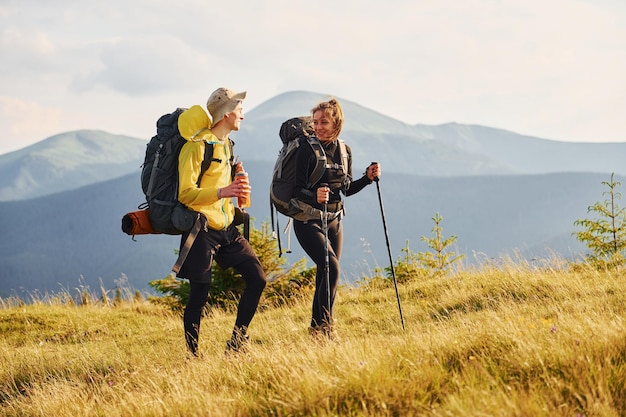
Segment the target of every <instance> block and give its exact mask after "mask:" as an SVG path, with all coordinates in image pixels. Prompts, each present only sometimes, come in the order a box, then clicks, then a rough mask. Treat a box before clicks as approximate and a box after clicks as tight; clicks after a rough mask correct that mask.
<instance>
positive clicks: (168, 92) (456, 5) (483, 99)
mask: <svg viewBox="0 0 626 417" xmlns="http://www.w3.org/2000/svg"><path fill="white" fill-rule="evenodd" d="M0 28H2V29H0V54H2V57H3V59H2V65H1V66H0V91H2V94H3V96H4V99H3V103H6V102H7V101H6V100H9V101H10V102H12V103H29V105H30V106H37V107H38V108H39V110H37V111H38V112H43V113H46V114H56V115H57V117H58V120H59V121H58V122H57V123H56V124H55V122H54V120H53V118H45V119H44V120H45V121H44V122H42V123H41V126H40V127H39V128H37V129H36V130H31V132H32V133H30V134H28V133H23V135H25V136H22V137H21V139H22V140H24V141H30V142H32V141H36V140H41V139H43V138H45V137H46V136H50V135H52V134H56V133H59V131H56V130H55V129H64V130H71V129H72V128H94V129H103V130H111V131H113V132H114V133H126V134H130V135H134V134H137V133H142V134H143V132H152V130H153V120H152V119H153V118H154V113H153V112H156V113H157V114H158V113H159V112H160V113H163V112H165V111H168V110H169V109H170V107H175V106H177V105H180V104H181V103H182V104H184V105H186V104H190V103H194V102H196V103H198V102H200V103H201V102H203V101H204V100H205V99H206V96H207V95H208V94H209V92H210V91H212V90H213V89H214V88H216V87H218V86H228V87H230V88H233V89H236V90H243V89H246V90H248V99H247V100H246V102H247V103H246V104H247V109H248V110H249V109H251V108H252V107H254V106H255V105H257V104H260V103H261V102H262V101H264V100H267V99H269V98H271V97H272V96H274V95H276V94H279V93H282V92H285V91H288V90H296V89H298V90H309V91H317V92H320V93H325V94H333V95H335V96H337V97H342V98H345V99H348V100H351V101H355V102H357V103H359V104H361V105H364V106H366V107H369V108H372V109H374V110H376V111H379V112H381V113H384V114H387V115H389V116H392V117H395V118H397V119H399V120H402V121H405V122H407V123H425V124H437V123H445V122H450V121H456V122H459V123H471V124H483V125H487V126H493V127H499V128H504V129H508V130H513V131H517V132H519V133H524V134H530V135H534V136H539V137H546V138H552V139H559V140H576V141H582V140H585V141H593V140H607V141H624V140H626V135H625V134H624V131H625V130H626V117H623V115H622V114H621V112H622V109H624V108H626V101H625V100H626V99H625V98H624V97H626V85H625V84H624V81H623V79H624V77H623V74H624V73H626V56H625V54H624V52H623V51H625V50H626V2H620V1H617V0H593V1H592V0H551V1H549V2H545V1H539V0H510V1H506V2H502V1H498V0H467V1H464V2H458V1H453V0H441V1H438V2H415V1H409V0H402V1H395V2H393V3H392V4H390V3H384V2H380V1H373V0H362V1H356V0H347V1H341V2H336V1H330V0H320V1H318V2H316V3H311V2H305V1H301V0H290V1H288V0H268V1H266V2H261V3H249V2H248V3H242V2H235V3H223V4H222V3H220V4H216V3H212V4H209V3H208V2H204V1H199V0H181V1H179V2H177V3H176V4H175V5H174V4H172V3H171V2H167V1H164V0H125V1H124V2H121V1H119V0H111V1H110V2H107V3H98V2H96V3H94V2H82V1H78V0H75V1H73V0H59V1H58V2H54V4H49V3H47V2H40V1H34V0H22V1H20V2H17V1H6V2H3V4H2V5H0ZM8 63H10V64H8ZM3 108H4V106H3ZM45 109H48V111H50V112H51V113H50V112H47V111H44V110H45ZM52 109H56V110H55V111H56V113H54V112H52ZM61 109H62V110H61ZM138 113H140V114H138ZM144 113H147V114H144ZM128 114H135V119H134V122H133V121H132V120H127V115H128ZM61 115H67V117H65V116H61ZM0 118H1V119H2V120H3V121H5V120H12V122H11V123H10V124H3V125H2V127H1V128H0V140H1V141H2V142H0V152H4V151H6V149H7V146H10V145H6V144H4V143H5V141H6V142H8V144H12V143H15V141H16V140H15V137H14V136H13V135H14V133H13V132H15V130H14V127H11V126H24V125H28V124H29V122H28V118H29V117H28V116H26V115H25V116H21V115H20V114H19V113H17V114H15V113H12V114H11V116H10V117H9V116H8V114H7V113H5V110H4V109H3V114H1V115H0ZM22 118H23V119H25V120H21V119H22ZM88 123H94V125H92V126H89V125H88ZM143 123H148V124H149V125H148V126H145V127H143V126H141V127H140V126H137V125H138V124H143ZM45 132H47V133H45ZM41 134H44V136H40V135H41Z"/></svg>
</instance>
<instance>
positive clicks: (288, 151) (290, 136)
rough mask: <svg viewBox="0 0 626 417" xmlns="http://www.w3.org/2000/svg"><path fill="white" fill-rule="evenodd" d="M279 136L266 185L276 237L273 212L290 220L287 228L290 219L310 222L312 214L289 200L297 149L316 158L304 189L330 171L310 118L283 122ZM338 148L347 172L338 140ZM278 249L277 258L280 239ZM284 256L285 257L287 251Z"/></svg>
mask: <svg viewBox="0 0 626 417" xmlns="http://www.w3.org/2000/svg"><path fill="white" fill-rule="evenodd" d="M279 136H280V140H281V141H282V143H283V146H282V148H281V149H280V151H279V152H278V158H277V159H276V163H275V164H274V170H273V172H272V182H271V184H270V215H271V221H272V231H273V233H274V235H276V230H277V229H279V224H278V217H277V213H275V212H276V211H277V212H278V213H281V214H283V215H285V216H287V217H289V218H290V221H289V223H288V224H287V228H289V226H290V225H291V219H296V220H301V221H306V220H310V219H311V218H312V212H313V211H315V209H313V208H312V207H310V206H309V205H308V204H305V203H303V202H301V201H298V200H297V199H296V198H293V192H294V189H295V187H296V154H297V152H298V148H299V147H300V146H305V145H306V146H311V149H312V150H313V153H314V155H315V158H316V165H315V168H314V169H313V172H311V174H310V176H309V179H308V181H307V187H309V188H312V187H313V186H314V185H315V184H316V183H317V182H318V181H319V180H320V179H321V178H322V176H323V175H324V171H325V170H326V169H327V168H329V167H330V166H329V165H328V161H327V159H326V153H325V152H324V147H323V146H322V144H321V143H320V141H319V139H317V137H316V136H315V132H314V130H313V125H312V119H311V117H310V116H300V117H294V118H291V119H289V120H287V121H285V122H283V124H282V125H281V127H280V131H279ZM339 146H340V152H341V159H342V164H343V167H345V169H347V151H346V148H345V143H344V142H343V141H342V140H340V141H339ZM275 214H276V217H275ZM278 248H279V255H282V253H283V252H282V247H281V242H280V237H279V238H278ZM286 252H287V253H288V252H289V249H287V251H286Z"/></svg>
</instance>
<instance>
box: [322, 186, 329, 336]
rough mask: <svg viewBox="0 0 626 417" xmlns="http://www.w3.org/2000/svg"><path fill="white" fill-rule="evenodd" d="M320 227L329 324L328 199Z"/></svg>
mask: <svg viewBox="0 0 626 417" xmlns="http://www.w3.org/2000/svg"><path fill="white" fill-rule="evenodd" d="M320 187H328V184H325V183H323V184H320ZM322 229H324V277H325V279H326V299H327V300H328V310H327V311H326V315H327V316H328V325H329V326H330V266H329V263H330V261H329V259H328V201H325V202H324V214H323V217H322Z"/></svg>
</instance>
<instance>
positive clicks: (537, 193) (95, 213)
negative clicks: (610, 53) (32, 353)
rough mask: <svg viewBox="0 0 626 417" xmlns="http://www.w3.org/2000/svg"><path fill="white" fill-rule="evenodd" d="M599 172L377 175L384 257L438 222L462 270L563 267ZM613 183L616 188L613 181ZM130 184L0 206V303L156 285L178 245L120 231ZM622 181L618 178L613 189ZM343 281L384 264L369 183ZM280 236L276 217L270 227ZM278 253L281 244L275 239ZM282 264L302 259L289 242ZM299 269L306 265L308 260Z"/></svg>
mask: <svg viewBox="0 0 626 417" xmlns="http://www.w3.org/2000/svg"><path fill="white" fill-rule="evenodd" d="M271 169H272V164H271V163H268V162H254V161H252V162H250V163H249V164H248V165H247V170H248V171H249V172H250V176H251V182H252V187H253V195H252V204H253V205H252V208H251V209H250V213H251V215H252V216H253V217H254V218H255V225H256V227H257V228H258V227H260V226H261V223H262V222H264V221H269V201H268V197H267V191H266V190H267V189H268V186H269V179H268V178H269V177H268V173H269V172H270V171H271ZM607 179H608V178H607V176H606V175H602V174H583V173H580V174H578V173H566V174H545V175H524V176H464V177H421V176H414V175H407V174H393V173H388V174H385V175H384V176H383V178H382V179H381V181H380V184H379V185H380V191H381V196H382V199H383V203H384V209H385V218H386V221H387V226H388V233H389V237H390V242H391V244H390V246H391V249H392V253H393V256H394V259H397V258H398V257H400V256H401V249H402V248H403V247H404V246H405V245H406V243H407V241H408V242H409V244H410V248H411V249H412V250H413V251H421V250H426V246H425V245H424V243H422V242H421V239H420V238H421V236H431V229H432V227H433V223H432V220H431V218H432V217H433V216H434V215H435V213H436V212H439V213H440V214H441V215H442V216H443V218H444V221H443V224H442V225H443V228H444V235H446V236H449V235H452V234H455V235H457V236H458V241H457V242H458V244H457V248H456V249H455V250H456V251H457V252H460V253H464V254H466V255H467V256H468V258H467V260H468V262H472V263H473V262H477V261H484V260H485V259H490V258H495V257H498V256H500V255H502V254H504V253H512V252H513V251H514V250H515V249H519V250H520V251H521V252H522V253H523V255H524V256H528V257H532V256H539V257H546V256H549V254H550V253H552V252H555V253H559V254H561V255H563V256H567V257H571V256H574V255H576V254H578V253H580V252H581V249H582V248H581V247H580V245H579V244H577V242H576V241H575V240H574V238H573V237H571V233H572V232H573V231H574V230H575V229H574V226H573V222H574V220H576V219H577V218H584V217H585V216H586V214H587V213H586V210H587V207H588V206H589V205H591V204H593V203H594V202H596V201H598V200H600V199H601V198H602V195H601V194H602V192H603V191H604V186H602V185H601V182H602V181H604V180H607ZM617 179H618V180H622V179H621V178H619V177H618V178H617ZM137 181H138V176H137V175H135V174H131V175H127V176H124V177H121V178H117V179H113V180H109V181H106V182H103V183H99V184H94V185H90V186H85V187H82V188H80V189H76V190H71V191H66V192H62V193H57V194H54V195H50V196H45V197H40V198H36V199H31V200H23V201H14V202H2V203H0V235H2V237H3V239H2V240H0V265H2V268H0V296H6V295H9V294H16V293H17V294H19V295H24V292H32V291H34V290H35V289H37V290H39V291H40V292H46V291H59V290H61V289H65V290H68V291H70V292H74V291H76V289H78V288H81V286H89V287H90V288H92V289H97V288H99V287H100V281H102V283H103V285H104V287H105V288H113V287H114V286H115V285H116V282H118V281H119V280H120V279H122V277H124V278H123V279H127V280H128V281H127V282H128V283H129V284H130V285H132V286H133V287H135V288H140V289H147V288H148V286H147V283H148V282H149V281H151V280H153V279H158V278H162V277H164V276H166V275H167V274H169V272H170V268H171V266H172V264H173V263H174V261H175V258H176V255H175V254H174V250H175V249H176V248H177V247H178V241H179V237H177V236H166V235H146V236H137V237H136V241H133V240H132V239H131V238H130V237H129V236H127V235H125V234H124V233H123V232H122V231H121V218H122V216H123V215H124V214H125V213H126V212H128V211H132V210H134V209H135V208H136V206H137V204H138V203H139V202H141V200H142V198H143V196H142V195H141V190H140V188H139V186H138V183H137ZM622 181H623V180H622ZM346 210H347V216H346V218H345V219H344V222H345V223H344V226H345V242H344V255H343V260H342V265H343V282H354V281H356V280H357V279H358V278H359V277H360V276H361V274H362V273H366V274H369V273H370V272H371V270H372V269H373V268H374V267H376V266H386V265H388V254H387V249H386V245H385V238H384V231H383V227H382V221H381V214H380V207H379V202H378V196H377V190H376V186H375V184H372V185H370V186H369V187H367V188H366V189H365V190H363V191H362V192H361V193H359V194H357V195H355V196H352V197H350V198H348V199H347V202H346ZM280 222H281V226H284V225H285V224H286V218H285V217H282V216H281V217H280ZM281 236H282V238H281V240H282V243H283V246H287V237H286V236H285V235H282V234H281ZM291 240H292V242H291V248H292V250H293V253H292V254H289V255H286V256H287V259H288V260H289V261H290V262H294V261H296V260H299V259H301V258H302V257H304V256H305V255H304V254H303V252H302V250H301V249H300V247H299V245H298V243H297V241H296V239H295V235H294V234H293V233H292V234H291ZM309 265H310V262H309Z"/></svg>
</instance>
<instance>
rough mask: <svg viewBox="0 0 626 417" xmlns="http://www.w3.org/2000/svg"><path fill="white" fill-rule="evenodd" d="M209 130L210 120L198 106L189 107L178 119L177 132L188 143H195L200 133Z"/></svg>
mask: <svg viewBox="0 0 626 417" xmlns="http://www.w3.org/2000/svg"><path fill="white" fill-rule="evenodd" d="M210 128H211V119H209V116H208V115H207V114H206V112H205V111H204V109H203V108H202V107H200V106H199V105H197V104H196V105H195V106H191V107H190V108H188V109H187V110H185V111H184V112H182V113H181V114H180V116H179V117H178V131H179V132H180V135H181V136H182V137H184V138H185V139H187V140H188V141H195V140H196V137H198V136H199V135H200V134H201V133H202V132H204V131H205V130H208V129H210Z"/></svg>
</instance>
